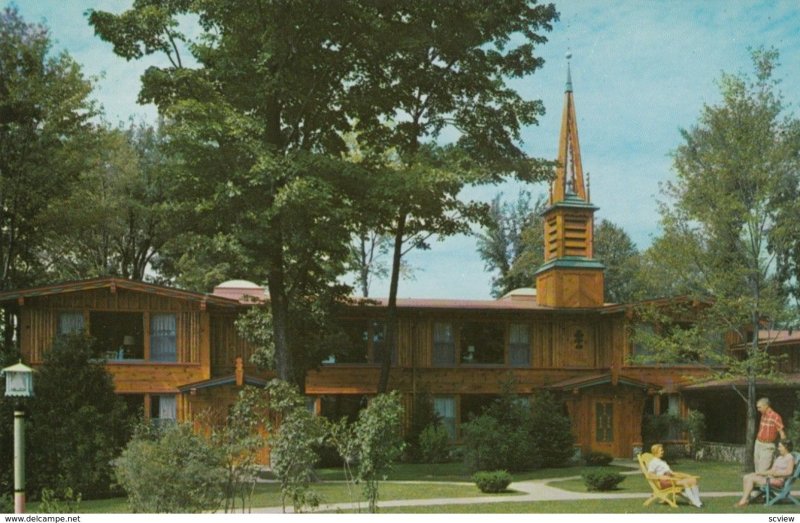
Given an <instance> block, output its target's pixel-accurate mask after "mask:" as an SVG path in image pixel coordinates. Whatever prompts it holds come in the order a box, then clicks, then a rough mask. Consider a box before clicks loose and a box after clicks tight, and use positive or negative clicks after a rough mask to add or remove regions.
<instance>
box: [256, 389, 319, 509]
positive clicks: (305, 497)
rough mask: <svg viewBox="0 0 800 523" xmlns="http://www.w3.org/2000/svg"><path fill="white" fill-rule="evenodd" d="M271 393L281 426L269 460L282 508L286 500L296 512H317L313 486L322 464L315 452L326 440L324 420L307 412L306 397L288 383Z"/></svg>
mask: <svg viewBox="0 0 800 523" xmlns="http://www.w3.org/2000/svg"><path fill="white" fill-rule="evenodd" d="M268 390H269V394H270V408H271V410H272V411H273V412H275V413H278V414H279V415H280V424H279V425H278V427H277V428H276V430H275V431H273V434H272V435H271V438H270V447H271V454H270V457H271V460H272V471H273V472H274V473H275V476H277V478H278V481H279V482H280V486H281V504H282V505H283V508H284V511H285V510H286V501H287V500H289V501H291V503H292V507H293V508H294V511H295V512H303V511H305V509H306V508H310V509H314V508H316V507H317V506H319V502H320V497H319V495H318V494H317V493H316V492H314V491H313V490H312V489H311V488H310V484H311V481H312V479H313V474H314V466H315V465H316V463H317V462H318V461H319V456H318V455H317V452H316V451H315V449H316V447H317V446H318V445H319V444H320V443H321V441H322V439H323V437H324V427H323V425H322V422H321V419H320V418H318V417H316V416H314V415H313V414H312V413H311V412H309V411H308V409H306V406H305V400H304V398H303V396H301V395H300V394H299V393H298V392H297V390H296V389H295V388H294V387H293V386H292V385H290V384H289V383H286V382H284V381H279V380H273V381H272V382H270V384H269V386H268Z"/></svg>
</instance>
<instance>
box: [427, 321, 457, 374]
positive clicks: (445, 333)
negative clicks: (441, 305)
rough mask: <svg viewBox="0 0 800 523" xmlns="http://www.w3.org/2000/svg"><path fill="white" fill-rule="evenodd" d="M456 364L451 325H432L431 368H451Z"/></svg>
mask: <svg viewBox="0 0 800 523" xmlns="http://www.w3.org/2000/svg"><path fill="white" fill-rule="evenodd" d="M455 363H456V343H455V337H454V336H453V324H452V323H434V324H433V366H434V367H452V366H453V365H455Z"/></svg>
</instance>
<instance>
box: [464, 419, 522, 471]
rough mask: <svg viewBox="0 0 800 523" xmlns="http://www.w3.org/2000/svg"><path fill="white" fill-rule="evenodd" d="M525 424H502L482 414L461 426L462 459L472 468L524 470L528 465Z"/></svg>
mask: <svg viewBox="0 0 800 523" xmlns="http://www.w3.org/2000/svg"><path fill="white" fill-rule="evenodd" d="M527 426H528V423H527V422H526V423H518V424H517V425H516V426H509V425H504V424H502V423H501V422H500V421H499V420H498V419H497V418H496V417H494V416H492V415H491V414H488V413H487V414H482V415H480V416H478V417H477V418H475V419H473V420H472V421H470V422H468V423H465V424H464V425H462V427H461V430H462V434H463V440H464V447H463V449H464V462H465V463H466V465H467V467H468V468H469V470H471V471H473V472H474V471H478V470H500V469H505V470H512V471H516V470H525V469H527V468H529V467H530V465H531V446H530V433H529V431H528V427H527Z"/></svg>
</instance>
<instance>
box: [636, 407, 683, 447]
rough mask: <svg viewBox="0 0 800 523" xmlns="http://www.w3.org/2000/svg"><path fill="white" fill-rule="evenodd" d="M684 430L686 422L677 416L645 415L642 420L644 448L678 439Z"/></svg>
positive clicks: (667, 414) (665, 414) (666, 414)
mask: <svg viewBox="0 0 800 523" xmlns="http://www.w3.org/2000/svg"><path fill="white" fill-rule="evenodd" d="M686 428H687V426H686V421H685V420H684V419H683V418H681V417H680V416H679V415H677V414H670V413H668V412H667V413H664V414H659V415H653V414H645V415H644V417H643V418H642V439H643V440H644V441H643V443H644V448H645V449H649V448H650V446H651V445H653V444H655V443H663V442H664V441H665V440H670V439H678V436H679V435H680V434H681V432H683V431H685V430H686ZM665 450H666V449H665Z"/></svg>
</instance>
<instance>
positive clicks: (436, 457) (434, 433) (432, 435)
mask: <svg viewBox="0 0 800 523" xmlns="http://www.w3.org/2000/svg"><path fill="white" fill-rule="evenodd" d="M449 440H450V436H449V435H448V434H447V429H445V428H444V427H443V426H442V425H441V424H438V423H437V424H431V425H428V426H427V427H425V429H424V430H423V431H422V433H420V435H419V447H418V449H419V458H420V461H421V462H422V463H444V462H445V461H447V458H448V454H449V449H450V441H449Z"/></svg>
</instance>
